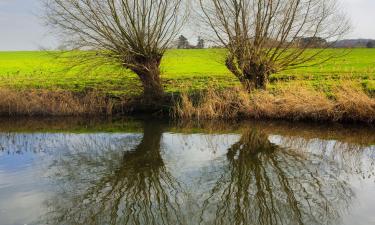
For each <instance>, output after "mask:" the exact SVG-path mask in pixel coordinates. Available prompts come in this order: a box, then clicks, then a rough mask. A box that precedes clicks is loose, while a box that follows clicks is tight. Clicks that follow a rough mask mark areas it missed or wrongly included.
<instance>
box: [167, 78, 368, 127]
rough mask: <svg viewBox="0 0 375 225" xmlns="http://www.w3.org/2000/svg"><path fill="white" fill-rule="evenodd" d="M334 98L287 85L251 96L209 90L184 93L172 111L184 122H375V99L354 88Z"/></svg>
mask: <svg viewBox="0 0 375 225" xmlns="http://www.w3.org/2000/svg"><path fill="white" fill-rule="evenodd" d="M333 95H334V96H335V98H334V99H329V98H328V97H327V96H326V95H325V94H324V93H323V92H320V91H317V90H315V89H313V88H310V87H303V86H286V87H284V88H282V89H278V90H277V91H276V92H273V93H271V92H268V91H257V92H254V93H252V94H248V93H247V92H245V91H244V90H242V89H241V88H233V89H228V90H224V91H215V90H214V89H209V90H207V91H205V92H202V93H201V94H200V95H198V97H197V96H190V95H188V94H186V93H184V94H182V95H181V97H180V99H179V100H178V101H177V102H176V104H175V106H174V107H173V109H172V112H171V113H172V116H173V117H174V118H181V119H192V118H195V119H231V118H232V119H233V118H238V117H243V118H270V119H289V120H315V121H323V120H324V121H360V122H367V123H374V122H375V99H374V98H371V97H369V96H368V95H366V94H365V93H364V92H363V91H362V90H360V89H357V88H355V87H353V86H351V85H345V84H344V85H340V86H338V87H336V88H334V90H333Z"/></svg>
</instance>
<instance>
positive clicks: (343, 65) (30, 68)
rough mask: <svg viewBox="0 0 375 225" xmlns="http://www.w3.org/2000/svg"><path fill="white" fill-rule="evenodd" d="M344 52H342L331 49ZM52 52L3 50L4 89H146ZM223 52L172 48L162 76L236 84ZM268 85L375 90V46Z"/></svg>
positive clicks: (129, 77)
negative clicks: (72, 66) (71, 66)
mask: <svg viewBox="0 0 375 225" xmlns="http://www.w3.org/2000/svg"><path fill="white" fill-rule="evenodd" d="M329 51H331V52H332V51H341V50H329ZM54 56H55V54H54V53H53V52H38V51H35V52H0V88H1V87H3V88H10V89H16V90H29V89H43V90H68V91H73V92H85V91H87V90H95V91H98V92H101V93H105V94H106V95H111V96H121V95H128V96H129V95H137V94H140V93H141V91H142V87H141V84H140V82H139V80H138V78H137V77H136V76H135V75H134V74H132V73H131V72H129V71H126V70H124V69H121V68H120V67H116V66H103V67H100V68H96V69H93V70H83V69H68V68H67V66H66V65H65V64H64V63H63V62H62V61H60V60H56V59H55V57H54ZM224 57H225V50H222V49H203V50H170V51H168V52H167V54H166V56H165V57H164V59H163V62H162V79H163V83H164V85H165V89H166V91H167V92H179V91H181V90H201V89H205V88H207V87H208V86H214V87H224V88H225V87H233V86H236V85H239V83H238V81H237V79H236V78H235V77H234V76H233V75H231V74H230V72H229V71H228V70H227V69H226V68H225V66H224V64H223V60H224ZM270 81H271V82H270V84H269V89H270V90H274V89H278V88H280V87H282V86H286V85H288V86H289V85H292V86H301V85H302V86H308V87H313V88H314V89H316V90H318V91H323V92H324V93H326V94H327V95H330V91H331V89H332V87H334V86H337V85H341V84H342V82H346V81H348V82H346V84H347V83H351V84H353V85H354V86H356V87H358V88H362V89H363V90H364V91H365V92H367V93H368V94H369V95H373V94H374V93H375V50H373V49H354V50H351V51H350V52H349V53H348V54H347V55H345V56H343V57H340V58H337V59H334V60H331V61H329V62H327V63H325V64H322V65H318V66H314V67H306V68H299V69H294V70H289V71H283V72H281V73H279V74H275V75H272V77H271V78H270Z"/></svg>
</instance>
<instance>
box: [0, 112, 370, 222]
mask: <svg viewBox="0 0 375 225" xmlns="http://www.w3.org/2000/svg"><path fill="white" fill-rule="evenodd" d="M374 162H375V129H374V128H371V127H365V126H363V125H357V126H354V125H339V124H330V125H326V124H323V125H322V124H311V123H288V122H275V121H241V122H225V123H224V122H201V123H198V122H195V123H193V122H190V123H188V122H186V123H182V122H180V123H177V122H171V121H163V120H160V121H155V120H144V119H131V118H127V119H124V118H116V119H82V118H66V119H52V118H51V119H46V118H45V119H26V118H19V119H0V224H1V225H23V224H28V225H33V224H38V225H39V224H40V225H43V224H53V225H73V224H75V225H76V224H82V225H107V224H113V225H114V224H129V225H130V224H131V225H133V224H134V225H136V224H140V225H144V224H165V225H169V224H171V225H172V224H173V225H176V224H182V225H185V224H186V225H188V224H192V225H193V224H194V225H195V224H201V225H211V224H215V225H232V224H244V225H245V224H262V225H263V224H264V225H266V224H270V225H271V224H272V225H273V224H286V225H293V224H306V225H320V224H344V225H352V224H363V225H370V224H371V225H372V224H375V213H373V210H374V209H375V165H374Z"/></svg>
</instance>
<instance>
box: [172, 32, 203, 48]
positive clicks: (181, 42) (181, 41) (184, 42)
mask: <svg viewBox="0 0 375 225" xmlns="http://www.w3.org/2000/svg"><path fill="white" fill-rule="evenodd" d="M176 47H177V48H178V49H202V48H205V42H204V39H202V38H201V37H198V41H197V44H196V45H191V44H190V42H189V40H188V39H187V38H186V37H185V36H184V35H181V36H180V37H179V38H178V41H177V46H176Z"/></svg>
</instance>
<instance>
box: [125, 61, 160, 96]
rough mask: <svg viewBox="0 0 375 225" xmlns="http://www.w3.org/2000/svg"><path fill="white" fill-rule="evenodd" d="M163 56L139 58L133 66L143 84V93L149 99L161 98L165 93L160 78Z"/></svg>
mask: <svg viewBox="0 0 375 225" xmlns="http://www.w3.org/2000/svg"><path fill="white" fill-rule="evenodd" d="M160 62H161V57H155V58H153V59H142V58H141V59H137V60H136V64H137V65H136V67H135V68H132V70H133V72H135V73H136V74H137V75H138V77H139V78H140V79H141V82H142V85H143V94H144V96H145V97H146V98H147V99H150V98H152V99H155V98H161V97H162V96H163V95H164V89H163V86H162V82H161V78H160Z"/></svg>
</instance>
